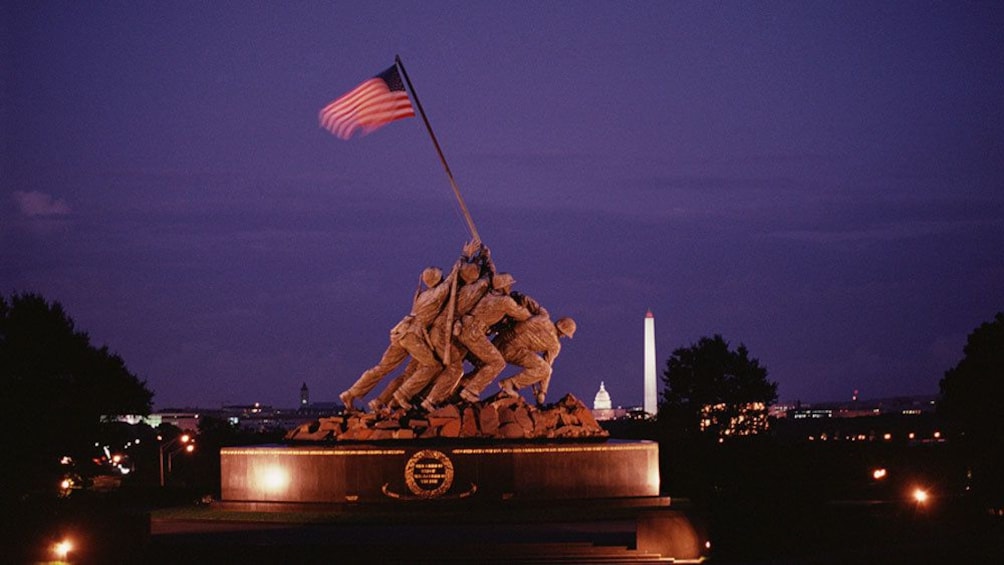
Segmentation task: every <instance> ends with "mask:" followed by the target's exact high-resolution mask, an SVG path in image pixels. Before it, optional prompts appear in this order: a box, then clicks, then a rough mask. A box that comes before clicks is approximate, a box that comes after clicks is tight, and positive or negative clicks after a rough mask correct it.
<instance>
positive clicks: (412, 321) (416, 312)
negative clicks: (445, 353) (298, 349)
mask: <svg viewBox="0 0 1004 565" xmlns="http://www.w3.org/2000/svg"><path fill="white" fill-rule="evenodd" d="M466 249H467V248H466V247H465V250H466ZM458 268H459V262H458V264H457V265H456V266H455V267H454V268H453V271H451V272H450V275H449V276H448V277H447V278H446V280H443V271H442V270H440V269H439V268H437V267H429V268H427V269H425V270H424V271H422V276H421V280H422V282H423V283H424V284H425V285H426V287H427V288H426V290H424V291H419V292H416V294H415V300H414V302H413V305H412V309H411V313H410V314H408V315H407V316H405V317H404V319H402V320H401V321H400V322H398V324H397V325H396V326H394V328H393V329H391V331H390V345H389V346H388V347H387V350H386V351H384V354H383V356H382V357H381V358H380V362H379V363H378V364H377V365H376V366H374V367H373V368H371V369H368V370H367V371H365V372H364V373H363V374H362V375H361V376H360V377H359V379H358V380H357V381H356V382H355V384H353V385H352V386H351V387H350V388H349V389H348V390H346V391H345V392H343V393H341V394H340V395H338V398H339V399H340V400H341V401H342V404H344V405H345V407H346V408H348V409H352V408H353V406H352V401H353V400H355V399H356V398H362V397H363V396H366V395H367V394H368V393H369V392H370V391H371V390H373V388H374V387H376V385H377V383H379V382H380V380H381V379H382V378H384V377H385V376H387V374H388V373H390V372H391V371H393V370H394V368H395V367H397V366H398V365H400V364H401V363H402V362H403V361H404V360H405V358H406V357H408V355H411V357H412V359H414V360H415V361H417V362H418V364H419V367H420V368H421V369H426V370H428V371H432V372H433V374H435V373H436V372H439V371H440V370H441V369H442V367H443V366H442V365H441V364H440V362H439V360H438V359H437V358H436V355H435V354H434V353H433V351H432V348H431V347H430V346H429V335H428V327H429V324H431V323H432V320H433V318H435V316H436V314H438V313H439V311H440V310H441V309H442V307H443V303H444V302H445V301H446V299H447V297H448V296H449V293H450V286H451V284H452V281H453V278H454V277H456V275H457V269H458Z"/></svg>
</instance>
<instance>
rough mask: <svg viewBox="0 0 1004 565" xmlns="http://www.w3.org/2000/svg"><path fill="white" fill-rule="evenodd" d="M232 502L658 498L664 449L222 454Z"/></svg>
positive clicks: (367, 448)
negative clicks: (660, 460)
mask: <svg viewBox="0 0 1004 565" xmlns="http://www.w3.org/2000/svg"><path fill="white" fill-rule="evenodd" d="M220 467H221V490H222V492H221V494H222V500H223V501H228V502H274V503H345V502H349V503H353V502H408V501H421V500H472V501H473V500H484V501H489V500H514V501H522V500H526V501H534V500H578V499H610V498H631V497H657V496H658V495H659V448H658V444H656V443H655V442H649V441H617V440H611V441H606V442H602V443H541V444H537V443H532V444H531V443H527V444H520V443H511V444H505V443H494V444H488V445H474V444H456V445H453V444H435V443H426V442H420V443H419V442H416V443H414V444H411V443H407V444H402V445H399V446H383V445H381V446H374V445H340V446H320V445H318V446H303V445H298V446H279V445H267V446H255V447H227V448H223V449H222V450H220Z"/></svg>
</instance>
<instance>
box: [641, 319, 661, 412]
mask: <svg viewBox="0 0 1004 565" xmlns="http://www.w3.org/2000/svg"><path fill="white" fill-rule="evenodd" d="M656 384H657V383H656V379H655V316H654V315H653V314H652V311H651V310H649V311H648V312H646V313H645V402H644V403H643V407H644V408H645V412H648V413H649V414H651V415H652V416H655V414H656V412H657V411H658V410H659V399H658V396H659V393H658V388H657V386H656Z"/></svg>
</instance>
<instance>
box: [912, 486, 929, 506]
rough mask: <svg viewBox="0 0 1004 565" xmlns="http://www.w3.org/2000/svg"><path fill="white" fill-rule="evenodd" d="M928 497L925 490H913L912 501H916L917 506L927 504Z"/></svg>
mask: <svg viewBox="0 0 1004 565" xmlns="http://www.w3.org/2000/svg"><path fill="white" fill-rule="evenodd" d="M929 497H930V495H929V494H928V493H927V491H926V490H924V489H922V488H920V487H918V488H915V489H913V500H914V501H916V502H917V504H924V503H925V502H927V499H928V498H929Z"/></svg>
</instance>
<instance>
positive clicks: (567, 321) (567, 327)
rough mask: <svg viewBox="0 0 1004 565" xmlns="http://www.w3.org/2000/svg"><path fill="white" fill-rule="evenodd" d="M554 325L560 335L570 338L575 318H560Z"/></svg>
mask: <svg viewBox="0 0 1004 565" xmlns="http://www.w3.org/2000/svg"><path fill="white" fill-rule="evenodd" d="M554 325H555V327H557V328H558V331H559V332H561V334H562V335H567V336H568V337H569V338H571V337H572V336H573V335H574V334H575V320H573V319H571V318H561V319H560V320H558V321H557V322H555V323H554Z"/></svg>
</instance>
